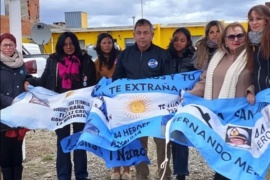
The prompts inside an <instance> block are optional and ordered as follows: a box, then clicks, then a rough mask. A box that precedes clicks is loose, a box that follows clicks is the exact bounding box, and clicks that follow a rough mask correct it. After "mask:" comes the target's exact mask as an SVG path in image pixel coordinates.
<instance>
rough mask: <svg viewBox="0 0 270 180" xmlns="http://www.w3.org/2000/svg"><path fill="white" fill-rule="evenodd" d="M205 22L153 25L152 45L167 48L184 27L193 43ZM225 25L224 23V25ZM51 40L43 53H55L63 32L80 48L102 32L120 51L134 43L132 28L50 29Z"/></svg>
mask: <svg viewBox="0 0 270 180" xmlns="http://www.w3.org/2000/svg"><path fill="white" fill-rule="evenodd" d="M206 24H207V22H198V23H176V24H167V25H162V24H154V25H153V26H154V33H155V36H154V39H153V43H154V44H156V45H159V46H160V47H163V48H167V46H168V44H169V42H170V38H171V36H172V34H173V32H174V30H175V29H177V28H179V27H186V28H187V29H188V30H189V31H190V33H191V35H192V41H193V43H195V42H196V41H197V40H198V39H199V38H200V37H202V36H203V35H204V28H205V25H206ZM225 24H226V23H225ZM241 24H243V25H244V27H245V28H247V22H241ZM51 31H52V38H51V40H50V41H49V42H48V43H47V44H46V45H44V50H45V53H52V52H55V45H56V42H57V39H58V37H59V35H60V34H61V33H62V32H65V31H71V32H74V33H75V34H76V35H77V37H78V39H79V41H80V46H81V47H82V48H83V47H85V46H86V45H88V44H93V45H95V43H96V41H97V36H98V35H99V34H100V33H102V32H107V33H110V34H111V35H112V37H113V38H114V39H115V41H117V43H118V45H119V46H120V47H121V49H125V48H126V47H128V46H130V45H132V44H133V43H134V39H133V26H116V27H102V28H57V29H51Z"/></svg>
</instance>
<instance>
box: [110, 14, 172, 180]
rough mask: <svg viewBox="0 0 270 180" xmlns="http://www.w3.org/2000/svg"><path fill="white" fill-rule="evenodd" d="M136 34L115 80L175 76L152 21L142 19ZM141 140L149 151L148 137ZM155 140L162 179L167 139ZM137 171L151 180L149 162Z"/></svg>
mask: <svg viewBox="0 0 270 180" xmlns="http://www.w3.org/2000/svg"><path fill="white" fill-rule="evenodd" d="M133 34H134V39H135V42H136V43H135V45H133V46H131V47H128V48H126V49H125V50H124V51H123V52H122V53H121V54H120V55H119V58H118V60H117V64H116V68H115V71H114V74H113V77H112V79H113V80H117V79H120V78H129V79H141V78H149V77H155V76H161V75H168V74H171V59H170V55H169V54H168V53H167V52H166V51H165V50H164V49H162V48H160V47H158V46H156V45H154V44H153V43H152V39H153V37H154V31H153V26H152V24H151V22H149V21H148V20H146V19H140V20H138V21H137V22H136V24H135V26H134V33H133ZM140 140H141V143H142V145H143V147H144V148H145V149H146V150H147V143H148V137H143V138H140ZM154 141H155V143H156V146H157V147H158V148H157V163H158V167H159V176H161V175H162V173H163V172H162V170H160V164H161V163H162V162H163V161H164V160H165V140H164V139H159V138H154ZM168 157H170V156H168ZM168 164H169V163H168ZM124 171H125V169H124ZM136 171H137V174H136V179H138V180H144V179H148V175H149V167H148V166H147V164H146V163H145V162H142V163H140V164H139V165H137V166H136ZM170 176H171V170H170V168H169V167H167V168H166V173H165V178H164V179H170Z"/></svg>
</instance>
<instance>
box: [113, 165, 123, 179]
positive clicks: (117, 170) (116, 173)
mask: <svg viewBox="0 0 270 180" xmlns="http://www.w3.org/2000/svg"><path fill="white" fill-rule="evenodd" d="M120 170H121V169H120V167H116V168H113V172H112V174H111V180H119V179H121V173H120Z"/></svg>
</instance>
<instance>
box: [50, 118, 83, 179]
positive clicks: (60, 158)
mask: <svg viewBox="0 0 270 180" xmlns="http://www.w3.org/2000/svg"><path fill="white" fill-rule="evenodd" d="M84 125H85V124H84V123H73V124H72V126H73V132H74V133H76V132H80V131H82V130H83V128H84ZM55 132H56V135H57V157H56V172H57V179H58V180H71V170H72V165H71V155H70V153H64V152H63V151H62V147H61V144H60V142H61V140H62V139H63V138H65V137H67V136H69V135H70V125H67V126H65V127H63V128H61V129H57V130H56V131H55ZM73 162H74V170H75V177H76V180H80V179H84V178H87V177H88V172H87V155H86V151H84V150H75V151H74V154H73Z"/></svg>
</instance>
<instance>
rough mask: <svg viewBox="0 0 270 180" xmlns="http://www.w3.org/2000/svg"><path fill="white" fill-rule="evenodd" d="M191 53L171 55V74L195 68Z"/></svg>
mask: <svg viewBox="0 0 270 180" xmlns="http://www.w3.org/2000/svg"><path fill="white" fill-rule="evenodd" d="M192 57H193V53H190V54H187V55H184V56H182V57H179V56H177V57H172V74H174V73H183V72H189V71H194V70H196V69H195V67H194V65H193V62H192Z"/></svg>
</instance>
